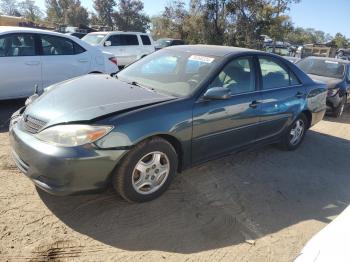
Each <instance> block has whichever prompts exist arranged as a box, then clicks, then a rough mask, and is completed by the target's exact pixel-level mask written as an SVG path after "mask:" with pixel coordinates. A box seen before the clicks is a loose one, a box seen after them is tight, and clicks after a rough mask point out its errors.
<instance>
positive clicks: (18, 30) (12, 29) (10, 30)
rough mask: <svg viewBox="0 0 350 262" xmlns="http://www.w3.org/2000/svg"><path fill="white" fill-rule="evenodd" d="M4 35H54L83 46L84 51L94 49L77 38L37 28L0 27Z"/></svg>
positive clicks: (0, 31) (0, 32)
mask: <svg viewBox="0 0 350 262" xmlns="http://www.w3.org/2000/svg"><path fill="white" fill-rule="evenodd" d="M6 33H33V34H35V33H36V34H47V35H54V36H60V37H65V38H68V39H70V40H72V41H74V42H76V43H78V44H79V45H81V46H83V47H84V48H85V49H93V48H95V47H93V46H91V45H89V44H88V43H86V42H84V41H82V40H81V39H79V38H76V37H75V36H72V35H68V34H62V33H59V32H53V31H49V30H43V29H38V28H30V27H20V26H0V34H6Z"/></svg>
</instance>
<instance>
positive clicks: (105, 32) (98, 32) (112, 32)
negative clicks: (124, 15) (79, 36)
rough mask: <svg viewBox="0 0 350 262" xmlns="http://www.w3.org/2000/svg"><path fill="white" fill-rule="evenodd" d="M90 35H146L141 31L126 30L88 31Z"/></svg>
mask: <svg viewBox="0 0 350 262" xmlns="http://www.w3.org/2000/svg"><path fill="white" fill-rule="evenodd" d="M89 34H91V35H93V34H104V35H107V34H125V35H127V34H135V35H148V34H147V33H142V32H126V31H97V32H91V33H89Z"/></svg>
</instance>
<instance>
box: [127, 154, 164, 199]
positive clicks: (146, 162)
mask: <svg viewBox="0 0 350 262" xmlns="http://www.w3.org/2000/svg"><path fill="white" fill-rule="evenodd" d="M169 172H170V161H169V158H168V157H167V155H166V154H164V153H162V152H159V151H155V152H151V153H148V154H146V155H144V156H143V157H142V158H141V159H140V160H139V161H138V163H137V164H136V166H135V168H134V170H133V172H132V185H133V188H134V189H135V190H136V192H137V193H139V194H143V195H148V194H151V193H153V192H155V191H157V190H158V189H159V188H161V187H162V185H163V184H164V183H165V181H166V180H167V178H168V175H169Z"/></svg>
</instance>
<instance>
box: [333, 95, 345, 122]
mask: <svg viewBox="0 0 350 262" xmlns="http://www.w3.org/2000/svg"><path fill="white" fill-rule="evenodd" d="M345 104H346V95H345V96H344V97H343V99H342V101H341V103H340V105H339V106H338V107H336V108H334V109H333V112H332V115H333V117H336V118H338V117H341V115H342V114H343V112H344V108H345Z"/></svg>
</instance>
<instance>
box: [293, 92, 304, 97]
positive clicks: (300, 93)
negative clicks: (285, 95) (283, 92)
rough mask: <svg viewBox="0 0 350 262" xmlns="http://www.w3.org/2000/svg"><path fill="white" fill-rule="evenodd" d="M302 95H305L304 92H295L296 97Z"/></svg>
mask: <svg viewBox="0 0 350 262" xmlns="http://www.w3.org/2000/svg"><path fill="white" fill-rule="evenodd" d="M304 95H305V94H304V93H302V92H298V93H296V94H295V97H296V98H303V97H304Z"/></svg>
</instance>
